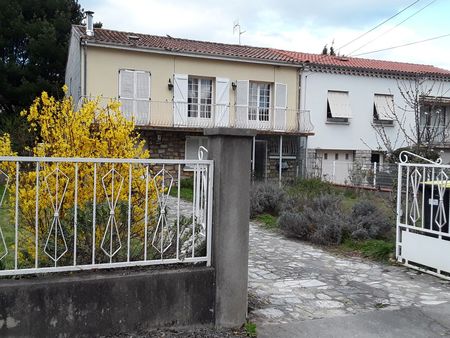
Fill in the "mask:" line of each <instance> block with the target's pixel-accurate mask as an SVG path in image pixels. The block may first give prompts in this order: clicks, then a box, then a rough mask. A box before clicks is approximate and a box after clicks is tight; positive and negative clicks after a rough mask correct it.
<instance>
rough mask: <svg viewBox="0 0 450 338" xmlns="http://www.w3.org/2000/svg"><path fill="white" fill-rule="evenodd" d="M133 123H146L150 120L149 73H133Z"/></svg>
mask: <svg viewBox="0 0 450 338" xmlns="http://www.w3.org/2000/svg"><path fill="white" fill-rule="evenodd" d="M134 74H135V83H136V85H135V92H134V97H135V114H134V117H135V123H136V124H137V125H146V124H148V123H149V122H150V73H148V72H141V71H136V72H135V73H134Z"/></svg>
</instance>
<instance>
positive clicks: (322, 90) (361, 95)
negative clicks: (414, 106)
mask: <svg viewBox="0 0 450 338" xmlns="http://www.w3.org/2000/svg"><path fill="white" fill-rule="evenodd" d="M399 84H403V85H405V84H406V85H407V86H409V85H410V82H408V81H407V80H397V79H395V78H387V77H375V76H363V75H347V74H336V73H322V72H303V73H302V74H301V99H300V101H301V108H302V109H307V110H310V111H311V120H312V123H313V124H314V127H315V135H314V136H313V137H311V138H309V140H308V147H309V148H312V149H334V150H370V149H372V150H377V149H378V147H379V145H380V144H379V142H377V139H376V132H375V131H374V129H373V128H372V126H371V122H372V121H373V104H374V94H392V95H394V102H395V105H396V108H395V109H396V111H397V112H400V110H399V108H398V107H404V106H405V101H404V99H403V98H402V95H401V93H400V90H399ZM424 87H426V88H432V91H431V92H430V94H429V95H438V96H440V95H443V96H447V97H448V96H449V92H450V82H442V83H441V82H434V81H428V82H427V83H426V84H425V86H424ZM328 90H336V91H348V92H349V98H350V104H351V108H352V114H353V116H352V118H351V119H350V123H349V124H334V123H330V122H327V93H328ZM413 119H414V115H413V114H412V113H410V114H407V115H406V120H405V127H406V128H409V126H410V125H412V123H413ZM385 130H386V132H387V134H388V135H389V137H390V139H391V140H395V139H396V135H397V132H398V125H397V124H396V123H394V127H388V126H387V127H385ZM405 145H406V144H405V142H404V140H403V139H402V138H400V139H399V141H398V142H397V144H396V146H395V148H399V147H402V146H405Z"/></svg>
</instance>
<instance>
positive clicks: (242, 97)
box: [236, 80, 249, 128]
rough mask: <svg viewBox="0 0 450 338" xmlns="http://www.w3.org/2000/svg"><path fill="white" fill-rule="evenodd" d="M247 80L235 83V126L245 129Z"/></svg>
mask: <svg viewBox="0 0 450 338" xmlns="http://www.w3.org/2000/svg"><path fill="white" fill-rule="evenodd" d="M248 89H249V81H248V80H237V81H236V126H237V127H238V128H246V127H247V124H248V123H247V122H248Z"/></svg>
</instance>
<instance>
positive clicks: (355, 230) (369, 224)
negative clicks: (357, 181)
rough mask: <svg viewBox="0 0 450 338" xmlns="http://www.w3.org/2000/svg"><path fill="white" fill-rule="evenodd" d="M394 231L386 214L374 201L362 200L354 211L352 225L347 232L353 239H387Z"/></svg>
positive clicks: (354, 207) (355, 206)
mask: <svg viewBox="0 0 450 338" xmlns="http://www.w3.org/2000/svg"><path fill="white" fill-rule="evenodd" d="M391 229H392V225H391V222H390V220H389V218H388V217H387V216H386V214H385V213H384V212H383V211H382V210H381V209H380V208H379V207H378V206H377V205H376V204H375V203H374V202H372V201H369V200H361V201H359V202H357V203H356V204H355V205H354V206H353V209H352V213H351V223H350V226H349V228H348V229H347V231H348V232H349V235H350V236H351V238H353V239H357V240H362V239H383V238H387V236H388V235H389V232H390V231H391Z"/></svg>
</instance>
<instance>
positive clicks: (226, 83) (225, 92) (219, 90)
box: [215, 77, 230, 127]
mask: <svg viewBox="0 0 450 338" xmlns="http://www.w3.org/2000/svg"><path fill="white" fill-rule="evenodd" d="M215 126H216V127H229V126H230V79H225V78H219V77H218V78H217V79H216V109H215Z"/></svg>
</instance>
